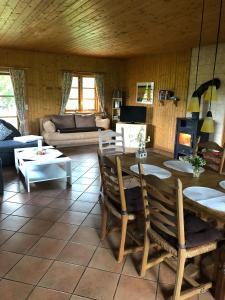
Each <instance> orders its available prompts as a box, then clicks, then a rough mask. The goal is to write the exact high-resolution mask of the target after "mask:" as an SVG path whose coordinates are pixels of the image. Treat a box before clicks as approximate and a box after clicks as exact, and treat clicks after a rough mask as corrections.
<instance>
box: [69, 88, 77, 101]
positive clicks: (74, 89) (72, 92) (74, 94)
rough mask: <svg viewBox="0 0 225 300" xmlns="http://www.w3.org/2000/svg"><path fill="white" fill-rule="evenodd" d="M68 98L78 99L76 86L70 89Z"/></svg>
mask: <svg viewBox="0 0 225 300" xmlns="http://www.w3.org/2000/svg"><path fill="white" fill-rule="evenodd" d="M69 98H72V99H78V89H77V88H72V89H71V91H70V95H69Z"/></svg>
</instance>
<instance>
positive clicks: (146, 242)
mask: <svg viewBox="0 0 225 300" xmlns="http://www.w3.org/2000/svg"><path fill="white" fill-rule="evenodd" d="M149 249H150V242H149V238H148V236H147V233H145V238H144V250H143V256H142V263H141V272H140V276H142V277H144V276H145V272H146V266H147V263H148V254H149Z"/></svg>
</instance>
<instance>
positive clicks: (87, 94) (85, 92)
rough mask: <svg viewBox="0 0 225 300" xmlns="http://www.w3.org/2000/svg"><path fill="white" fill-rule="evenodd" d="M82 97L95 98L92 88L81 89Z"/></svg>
mask: <svg viewBox="0 0 225 300" xmlns="http://www.w3.org/2000/svg"><path fill="white" fill-rule="evenodd" d="M83 98H84V99H93V100H94V99H95V90H94V89H83Z"/></svg>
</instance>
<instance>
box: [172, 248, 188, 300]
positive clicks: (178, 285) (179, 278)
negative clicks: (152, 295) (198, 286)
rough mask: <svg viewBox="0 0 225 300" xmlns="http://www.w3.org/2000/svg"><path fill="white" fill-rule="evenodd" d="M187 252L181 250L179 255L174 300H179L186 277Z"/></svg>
mask: <svg viewBox="0 0 225 300" xmlns="http://www.w3.org/2000/svg"><path fill="white" fill-rule="evenodd" d="M185 261H186V257H185V250H183V249H181V250H179V253H178V266H177V273H176V282H175V288H174V293H173V298H172V299H173V300H179V299H180V294H181V288H182V282H183V277H184V267H185Z"/></svg>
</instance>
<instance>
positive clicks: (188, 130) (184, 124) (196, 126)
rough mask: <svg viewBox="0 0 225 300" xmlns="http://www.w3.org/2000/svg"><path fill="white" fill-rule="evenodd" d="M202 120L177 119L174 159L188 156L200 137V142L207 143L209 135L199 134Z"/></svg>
mask: <svg viewBox="0 0 225 300" xmlns="http://www.w3.org/2000/svg"><path fill="white" fill-rule="evenodd" d="M202 123H203V120H202V119H200V120H199V119H197V118H196V119H194V118H177V126H176V137H175V147H174V158H175V159H178V158H179V156H184V155H190V154H192V153H193V149H194V147H195V145H196V142H197V138H198V137H199V136H200V138H201V142H205V141H208V139H209V134H208V133H203V132H200V129H201V126H202Z"/></svg>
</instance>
